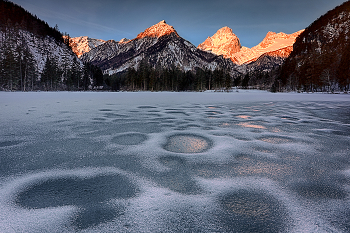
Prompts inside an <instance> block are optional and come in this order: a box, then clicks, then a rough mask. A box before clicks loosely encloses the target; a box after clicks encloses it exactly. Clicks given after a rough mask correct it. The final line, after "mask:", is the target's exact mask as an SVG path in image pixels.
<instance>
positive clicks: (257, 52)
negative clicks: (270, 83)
mask: <svg viewBox="0 0 350 233" xmlns="http://www.w3.org/2000/svg"><path fill="white" fill-rule="evenodd" d="M302 32H303V30H301V31H298V32H296V33H293V34H290V35H288V34H285V33H282V32H280V33H274V32H269V33H268V34H267V35H266V37H265V39H264V40H263V41H262V42H261V43H259V44H258V45H257V46H255V47H253V48H251V49H250V48H247V47H242V46H241V43H240V40H239V39H238V37H237V36H236V35H235V34H233V32H232V29H230V28H229V27H223V28H221V29H219V30H218V31H217V32H216V33H215V34H214V35H213V36H212V37H208V38H207V39H206V40H205V41H204V42H203V43H201V44H200V45H199V46H198V47H197V50H196V49H194V47H193V46H194V45H192V44H191V43H190V42H188V41H186V40H184V39H183V38H181V37H180V36H179V35H178V34H177V32H176V30H175V29H174V28H173V27H172V26H170V25H168V24H166V23H165V21H161V22H159V23H158V24H156V25H153V26H151V27H150V28H147V29H146V30H145V31H144V32H142V33H140V34H139V35H138V36H137V37H136V38H135V39H133V40H128V39H122V40H121V41H119V42H116V41H113V40H110V41H108V43H107V44H105V45H103V46H100V47H98V48H96V47H97V46H96V45H102V44H103V43H104V42H103V41H102V40H98V39H91V38H87V37H76V38H71V46H72V48H73V51H75V53H76V54H77V56H78V57H81V59H82V60H83V61H89V62H92V63H93V64H95V65H97V66H99V67H101V68H102V69H103V70H104V71H105V72H108V73H110V74H112V73H117V72H121V71H123V70H126V69H127V68H128V67H135V68H137V64H138V62H137V61H139V60H140V59H141V57H143V56H144V57H149V58H151V57H152V58H151V59H148V60H149V62H151V63H152V65H153V66H155V65H156V64H157V63H158V62H159V63H160V64H161V65H163V66H170V65H175V66H179V67H180V69H182V70H192V69H194V68H195V67H200V68H203V67H207V68H209V69H215V68H216V67H217V66H218V65H220V64H224V63H226V64H225V66H226V67H227V66H229V67H232V68H233V69H235V70H237V68H234V67H236V66H237V65H238V66H242V65H243V68H242V67H241V68H238V70H240V71H243V72H245V71H246V70H247V69H248V70H255V69H260V68H262V69H263V70H271V69H272V68H274V67H275V66H276V65H277V66H278V65H280V64H281V63H283V61H284V60H285V58H287V57H288V56H289V54H290V53H291V52H292V51H293V44H294V42H295V39H296V38H297V36H298V35H300V33H302ZM171 34H174V36H173V37H172V38H171V39H170V38H168V43H169V44H167V43H164V42H163V45H164V46H165V47H164V48H162V49H160V48H158V49H156V50H154V51H153V52H156V53H158V52H159V51H162V54H153V52H151V51H152V47H153V46H155V45H156V46H159V45H160V44H159V43H156V42H155V41H156V40H158V39H159V38H162V37H164V36H169V35H171ZM145 38H148V39H151V40H153V42H149V43H140V41H142V40H143V41H145V40H147V39H145ZM155 39H156V40H155ZM180 40H181V41H182V42H180ZM96 41H98V44H96V43H92V42H96ZM135 41H137V43H136V42H135ZM129 43H130V44H129ZM131 44H132V45H131ZM136 44H138V45H136ZM180 44H181V45H180ZM153 48H154V47H153ZM91 50H93V51H91ZM131 50H132V51H134V53H133V52H131ZM199 50H202V51H205V52H210V53H212V54H214V55H217V56H222V57H223V58H225V59H230V60H231V61H232V62H233V64H230V62H228V61H226V62H223V61H222V60H221V61H219V60H220V59H219V58H215V59H216V62H214V63H213V62H212V61H211V60H212V59H213V56H211V58H209V57H210V55H208V54H205V53H201V52H200V51H199ZM90 51H91V52H90ZM145 51H147V52H146V53H144V52H145ZM126 52H127V53H128V54H129V56H131V57H129V56H128V55H126ZM85 53H86V55H84V54H85ZM151 53H152V54H151ZM194 53H197V54H201V56H199V55H195V54H194ZM136 54H137V55H136ZM185 54H186V56H184V55H185ZM190 54H191V55H190ZM82 55H84V56H82ZM203 56H204V57H206V58H205V59H204V60H203V58H200V57H203ZM117 57H118V58H121V59H118V58H117ZM190 57H191V58H190ZM260 57H261V59H260V60H259V61H258V62H256V61H257V60H258V59H259V58H260ZM266 57H269V58H271V57H272V58H273V61H271V59H269V61H266V62H265V60H266ZM263 58H265V59H263ZM142 59H143V58H142ZM183 59H185V60H184V61H182V60H183ZM186 59H187V60H186ZM208 59H209V60H208ZM121 60H122V61H121ZM165 60H167V62H165ZM116 61H118V62H116ZM254 62H256V63H254ZM166 63H168V64H166ZM251 63H254V64H251ZM248 64H250V65H249V66H246V65H248ZM231 73H232V72H231Z"/></svg>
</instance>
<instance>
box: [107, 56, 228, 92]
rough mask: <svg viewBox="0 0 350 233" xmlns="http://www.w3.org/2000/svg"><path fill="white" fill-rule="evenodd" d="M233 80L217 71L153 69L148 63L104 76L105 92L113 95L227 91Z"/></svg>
mask: <svg viewBox="0 0 350 233" xmlns="http://www.w3.org/2000/svg"><path fill="white" fill-rule="evenodd" d="M232 80H233V79H232V77H231V76H230V74H229V73H228V70H224V69H221V68H218V69H216V70H214V71H211V70H208V69H205V70H203V69H199V68H198V69H196V70H195V71H182V70H181V69H180V68H179V67H176V66H172V67H171V68H164V67H161V66H160V65H156V67H152V66H151V65H150V64H149V63H148V62H147V61H144V60H143V61H141V62H140V64H139V66H138V68H137V69H135V68H128V69H127V70H126V71H124V72H121V73H117V74H113V75H108V74H105V75H104V84H105V86H106V88H107V89H110V90H114V91H205V90H229V89H230V88H231V87H232Z"/></svg>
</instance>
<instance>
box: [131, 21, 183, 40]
mask: <svg viewBox="0 0 350 233" xmlns="http://www.w3.org/2000/svg"><path fill="white" fill-rule="evenodd" d="M171 33H175V35H176V36H179V35H178V34H177V32H176V31H175V29H174V28H173V27H172V26H170V25H168V24H167V23H166V22H165V20H162V21H160V22H159V23H157V24H155V25H153V26H151V27H149V28H147V29H146V30H145V31H144V32H141V33H140V34H138V35H137V37H136V38H135V39H142V38H144V37H158V38H159V37H162V36H165V35H170V34H171Z"/></svg>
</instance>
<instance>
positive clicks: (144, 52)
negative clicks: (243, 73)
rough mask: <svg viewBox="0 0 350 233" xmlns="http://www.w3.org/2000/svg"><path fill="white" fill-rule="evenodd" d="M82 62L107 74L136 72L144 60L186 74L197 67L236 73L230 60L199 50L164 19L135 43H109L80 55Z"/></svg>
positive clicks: (135, 39)
mask: <svg viewBox="0 0 350 233" xmlns="http://www.w3.org/2000/svg"><path fill="white" fill-rule="evenodd" d="M81 60H82V61H84V62H91V63H92V64H94V65H97V66H99V67H100V68H101V69H102V70H103V71H104V73H108V74H114V73H118V72H122V71H126V70H127V69H128V68H131V67H132V68H135V69H137V67H138V65H139V63H140V61H142V60H146V61H147V63H149V64H150V65H151V66H152V67H156V66H161V67H163V68H171V67H178V68H179V69H180V70H183V71H189V70H191V71H194V70H195V69H196V68H202V69H209V70H215V69H216V68H218V67H221V68H225V69H228V70H230V72H231V73H232V74H233V73H235V72H236V71H235V69H234V68H235V64H233V63H232V62H231V61H230V60H228V59H225V58H223V57H222V56H218V55H216V54H213V53H208V52H206V51H202V50H200V49H197V48H196V47H195V46H194V45H193V44H191V43H190V42H189V41H187V40H185V39H183V38H182V37H180V36H179V35H178V33H177V32H176V30H175V29H174V28H173V27H172V26H170V25H168V24H167V23H166V22H165V21H164V20H163V21H160V22H159V23H157V24H155V25H153V26H151V27H149V28H147V29H146V30H145V31H144V32H142V33H140V34H138V36H137V37H136V38H134V39H132V40H125V39H123V40H122V41H119V42H116V41H114V40H110V41H107V42H106V43H104V44H102V45H100V46H98V47H96V48H91V51H89V52H88V53H85V54H83V55H82V56H81Z"/></svg>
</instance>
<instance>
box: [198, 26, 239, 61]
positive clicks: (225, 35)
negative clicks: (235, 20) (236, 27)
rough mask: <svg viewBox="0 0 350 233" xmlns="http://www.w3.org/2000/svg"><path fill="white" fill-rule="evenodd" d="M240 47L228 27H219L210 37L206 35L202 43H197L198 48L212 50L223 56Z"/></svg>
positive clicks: (229, 54)
mask: <svg viewBox="0 0 350 233" xmlns="http://www.w3.org/2000/svg"><path fill="white" fill-rule="evenodd" d="M241 47H242V46H241V43H240V41H239V39H238V37H237V36H236V35H235V34H234V33H233V32H232V29H231V28H229V27H223V28H220V29H219V30H218V31H217V32H216V33H215V34H214V35H213V36H212V37H208V38H207V39H206V40H205V41H204V42H203V43H202V44H200V45H198V48H199V49H202V50H206V51H212V52H213V53H215V54H218V55H223V56H224V57H225V58H229V57H231V55H232V54H234V53H237V52H239V51H240V49H241Z"/></svg>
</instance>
